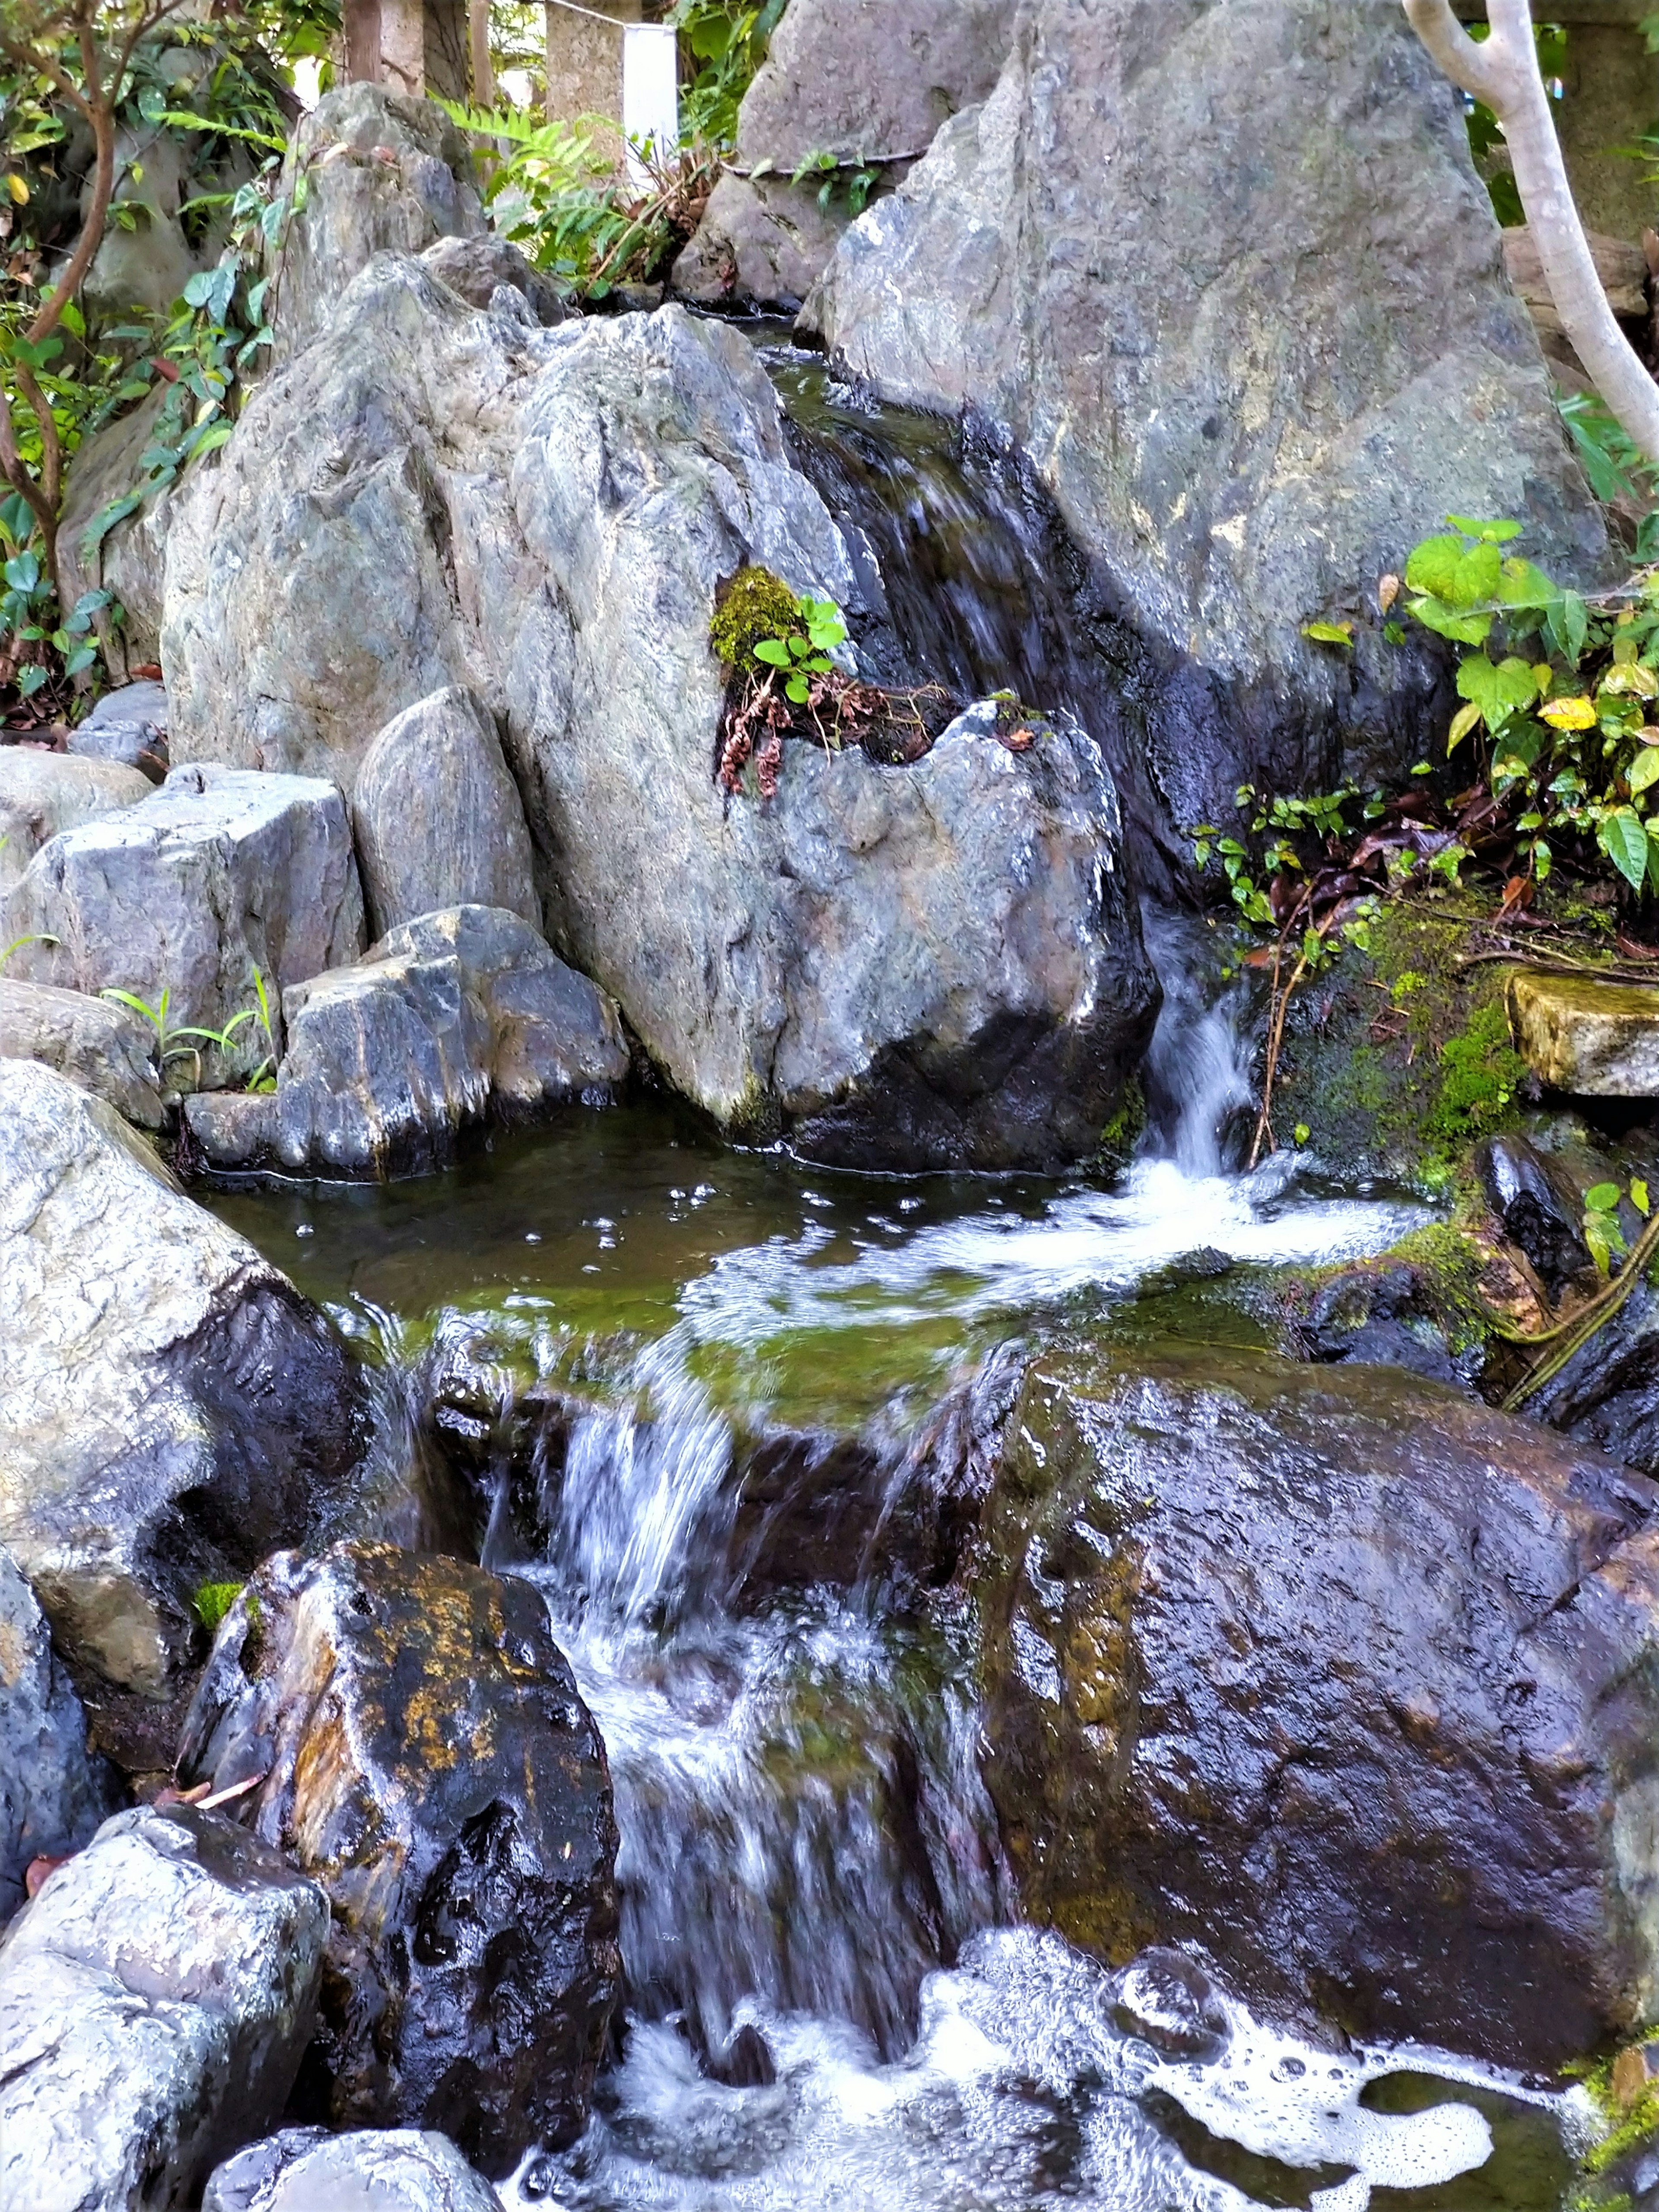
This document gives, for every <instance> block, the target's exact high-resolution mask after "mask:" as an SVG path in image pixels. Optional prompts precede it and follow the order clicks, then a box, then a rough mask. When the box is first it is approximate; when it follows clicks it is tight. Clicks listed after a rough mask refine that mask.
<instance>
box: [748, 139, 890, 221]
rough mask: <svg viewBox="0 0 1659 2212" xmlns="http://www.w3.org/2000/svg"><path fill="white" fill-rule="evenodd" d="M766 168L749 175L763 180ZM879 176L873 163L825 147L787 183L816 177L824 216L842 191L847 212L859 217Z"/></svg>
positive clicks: (758, 167) (759, 166)
mask: <svg viewBox="0 0 1659 2212" xmlns="http://www.w3.org/2000/svg"><path fill="white" fill-rule="evenodd" d="M769 166H770V165H769V163H767V162H764V161H759V162H757V163H756V165H755V167H754V168H753V169H751V170H750V175H751V176H762V175H763V174H764V173H765V172H766V170H767V169H768V167H769ZM880 175H881V171H880V169H879V168H878V167H877V166H876V165H875V164H874V163H873V162H870V161H866V159H865V157H864V156H863V155H862V154H860V155H854V156H852V157H850V158H849V157H848V155H842V154H832V153H831V152H829V149H828V148H827V147H817V148H815V149H813V151H812V152H811V153H810V154H808V155H806V157H805V160H804V161H801V162H800V164H799V167H797V168H796V169H795V171H794V173H793V175H792V176H791V178H790V179H789V181H790V183H791V184H792V185H804V184H805V183H806V181H807V179H809V178H811V177H816V178H817V179H819V183H818V191H817V202H818V205H819V206H820V207H821V208H823V210H824V211H825V212H826V214H827V213H828V211H829V209H830V208H831V206H833V204H834V203H835V198H836V193H837V192H838V191H845V193H846V195H847V204H848V209H849V210H851V212H852V213H853V214H854V215H862V214H863V213H864V210H865V209H866V207H867V206H868V205H869V202H870V195H871V193H872V191H874V190H875V188H876V185H877V183H878V179H879V178H880Z"/></svg>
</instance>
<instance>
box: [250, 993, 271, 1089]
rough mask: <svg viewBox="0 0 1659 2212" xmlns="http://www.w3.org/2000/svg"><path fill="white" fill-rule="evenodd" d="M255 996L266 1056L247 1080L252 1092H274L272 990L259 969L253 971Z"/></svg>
mask: <svg viewBox="0 0 1659 2212" xmlns="http://www.w3.org/2000/svg"><path fill="white" fill-rule="evenodd" d="M253 996H254V1001H255V1004H256V1006H257V1009H258V1013H257V1019H258V1024H259V1027H260V1028H261V1029H262V1030H264V1038H265V1056H264V1059H263V1060H261V1061H260V1062H259V1065H258V1067H256V1068H255V1069H254V1071H253V1073H252V1075H250V1076H249V1078H248V1079H247V1088H248V1089H249V1090H250V1091H274V1090H275V1089H276V1025H275V1024H274V1023H273V1022H272V1020H271V1018H270V1016H271V1004H270V987H269V986H268V985H267V984H266V982H265V979H264V975H262V973H261V972H260V970H259V969H257V968H256V969H254V971H253Z"/></svg>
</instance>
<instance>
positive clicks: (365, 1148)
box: [185, 906, 629, 1178]
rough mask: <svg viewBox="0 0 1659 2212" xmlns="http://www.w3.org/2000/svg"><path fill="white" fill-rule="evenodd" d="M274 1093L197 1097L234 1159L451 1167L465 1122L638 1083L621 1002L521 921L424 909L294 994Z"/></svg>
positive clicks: (286, 1167) (474, 910)
mask: <svg viewBox="0 0 1659 2212" xmlns="http://www.w3.org/2000/svg"><path fill="white" fill-rule="evenodd" d="M283 1018H284V1021H285V1023H286V1024H287V1031H288V1052H287V1054H286V1055H285V1057H284V1058H283V1063H282V1066H281V1067H280V1068H279V1070H278V1071H277V1077H276V1090H275V1091H268V1092H264V1093H251V1092H222V1093H218V1094H210V1095H202V1096H199V1097H193V1098H189V1099H186V1100H185V1120H186V1121H187V1123H188V1125H189V1127H190V1130H191V1135H192V1136H193V1138H194V1139H195V1140H196V1143H197V1146H199V1148H200V1150H201V1151H202V1152H203V1153H204V1156H205V1157H206V1158H207V1159H208V1160H209V1161H210V1163H211V1164H213V1165H215V1166H218V1167H224V1168H276V1169H278V1170H283V1171H286V1172H289V1173H294V1174H319V1173H320V1174H323V1175H326V1176H380V1177H382V1178H384V1177H386V1176H392V1175H399V1174H405V1175H406V1174H414V1173H422V1172H428V1171H430V1170H433V1169H435V1168H439V1167H443V1166H446V1165H447V1164H449V1162H451V1161H452V1160H453V1158H454V1157H455V1153H456V1149H457V1145H458V1140H459V1138H460V1136H461V1133H462V1132H463V1131H465V1130H466V1129H469V1128H472V1127H477V1125H479V1124H480V1123H482V1122H484V1121H495V1123H496V1124H497V1125H498V1126H499V1125H509V1126H510V1125H513V1124H516V1123H521V1122H525V1121H533V1120H536V1119H538V1118H540V1117H542V1116H544V1115H547V1114H548V1113H550V1111H551V1110H552V1109H554V1108H556V1107H558V1106H562V1105H567V1104H569V1103H572V1102H573V1101H575V1100H578V1099H580V1101H581V1102H582V1103H584V1104H586V1105H591V1106H599V1105H605V1104H608V1103H610V1101H611V1097H612V1095H613V1093H614V1092H615V1091H616V1090H617V1089H618V1088H619V1087H620V1086H621V1085H623V1083H624V1082H625V1081H626V1080H627V1078H628V1073H629V1052H628V1045H627V1042H626V1040H625V1039H624V1037H623V1030H622V1024H621V1022H620V1021H619V1020H618V1018H617V1010H616V1007H615V1006H613V1005H612V1004H611V1000H609V999H607V998H606V997H605V994H604V993H603V992H602V991H599V990H596V989H595V988H594V987H593V986H592V983H590V982H589V981H588V980H587V978H586V976H585V975H577V973H576V972H575V970H574V969H573V968H567V967H566V965H565V963H564V962H563V961H562V960H561V959H560V958H559V957H558V956H557V955H556V953H554V952H550V951H549V950H548V948H547V946H546V945H545V944H544V942H543V940H542V939H541V938H540V937H539V936H538V934H537V933H536V931H534V930H533V929H532V928H531V927H530V925H529V924H528V923H527V922H525V921H520V919H519V917H518V915H513V914H506V913H503V912H502V911H501V909H500V908H495V907H481V906H461V907H451V908H447V910H445V911H444V912H442V913H439V914H428V915H422V916H421V917H420V919H419V920H418V921H412V922H410V923H409V924H407V925H406V926H405V927H404V928H402V929H394V930H393V931H392V934H391V935H390V936H389V937H387V938H385V939H382V941H381V942H380V944H379V945H376V946H375V947H374V951H372V953H371V954H370V956H369V957H368V959H366V960H363V961H360V962H358V963H356V965H354V966H352V967H349V968H337V969H334V970H333V971H332V973H331V974H330V975H324V976H320V977H319V978H318V980H317V981H315V982H314V983H301V984H300V985H298V986H296V987H295V989H294V990H292V991H290V992H289V994H288V996H287V998H286V1000H284V1002H283Z"/></svg>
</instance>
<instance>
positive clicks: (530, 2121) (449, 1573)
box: [179, 1544, 620, 2177]
mask: <svg viewBox="0 0 1659 2212" xmlns="http://www.w3.org/2000/svg"><path fill="white" fill-rule="evenodd" d="M179 1767H180V1773H181V1776H182V1778H184V1779H185V1780H186V1781H189V1780H192V1779H210V1780H211V1781H212V1784H213V1786H214V1789H215V1790H216V1791H218V1790H223V1789H225V1788H227V1787H228V1786H229V1785H231V1784H234V1783H236V1782H238V1781H241V1780H243V1779H245V1778H247V1777H250V1776H252V1775H258V1774H264V1776H265V1779H264V1782H263V1784H261V1785H260V1786H259V1788H258V1790H254V1791H252V1792H251V1793H250V1795H249V1797H248V1800H247V1809H246V1811H243V1810H242V1809H241V1808H239V1817H242V1818H244V1819H246V1820H248V1821H249V1823H250V1825H251V1826H252V1827H253V1829H254V1831H255V1832H256V1833H257V1834H258V1835H259V1836H261V1837H262V1838H264V1839H265V1840H266V1841H267V1842H270V1843H274V1844H280V1845H281V1846H282V1847H283V1849H285V1850H289V1852H291V1853H292V1854H293V1855H294V1857H295V1858H297V1859H298V1861H299V1862H300V1863H301V1866H303V1867H304V1868H305V1869H306V1870H307V1873H309V1874H311V1875H314V1876H315V1878H316V1879H317V1880H318V1881H320V1882H321V1883H322V1885H323V1887H324V1888H325V1890H326V1891H327V1893H328V1895H329V1899H330V1901H331V1905H332V1906H333V1929H332V1934H331V1940H330V1947H329V1957H328V1962H327V1966H326V1968H325V1978H324V1987H323V1996H322V2002H321V2026H320V2028H319V2033H318V2036H317V2039H316V2040H315V2042H314V2043H313V2045H312V2047H311V2050H310V2051H309V2053H308V2054H307V2062H306V2067H305V2069H304V2072H303V2073H302V2075H301V2087H300V2090H299V2092H298V2093H296V2094H297V2100H298V2102H299V2103H300V2105H301V2108H302V2110H303V2112H304V2115H305V2117H307V2118H318V2119H322V2120H325V2121H326V2122H328V2123H329V2124H331V2125H334V2126H337V2127H368V2126H374V2127H398V2126H402V2127H419V2128H437V2129H441V2130H442V2131H443V2132H444V2133H445V2134H447V2135H448V2136H453V2138H454V2140H455V2141H456V2142H458V2143H459V2145H460V2147H461V2148H462V2149H463V2150H464V2151H465V2154H466V2155H467V2156H468V2158H469V2159H471V2161H472V2162H473V2164H474V2165H476V2166H479V2167H480V2168H482V2169H483V2171H484V2172H487V2173H489V2175H491V2176H492V2177H499V2176H500V2175H502V2174H504V2173H506V2172H509V2171H510V2170H511V2168H512V2167H513V2164H514V2163H515V2162H516V2160H518V2158H519V2157H520V2155H521V2154H522V2153H523V2151H524V2150H525V2149H526V2148H527V2147H528V2146H529V2145H530V2144H531V2143H532V2142H555V2143H558V2142H568V2140H569V2139H570V2138H571V2137H572V2136H574V2135H575V2134H577V2133H578V2132H580V2128H581V2126H582V2124H583V2123H584V2121H585V2120H586V2113H587V2107H588V2100H589V2098H590V2095H591V2093H592V2083H593V2075H594V2071H595V2069H596V2067H597V2065H598V2063H599V2053H600V2050H601V2048H602V2046H603V2044H604V2041H605V2033H606V2031H607V2028H608V2027H609V2024H610V2019H611V2008H612V2006H613V2004H614V2002H615V1999H616V1995H617V1981H618V1977H619V1973H620V1954H619V1952H618V1949H617V1899H616V1887H615V1878H614V1865H615V1858H616V1850H617V1828H616V1821H615V1818H614V1815H613V1813H612V1809H611V1781H610V1774H609V1770H608V1768H607V1765H606V1762H605V1747H604V1745H603V1743H602V1742H601V1741H600V1740H599V1731H598V1729H596V1728H595V1726H594V1724H593V1721H592V1717H591V1716H590V1715H589V1713H588V1711H587V1709H586V1706H585V1705H583V1703H582V1701H581V1699H580V1695H579V1694H578V1692H577V1689H576V1685H575V1681H574V1678H573V1677H572V1675H571V1673H570V1670H569V1668H568V1666H567V1664H566V1662H565V1660H564V1658H563V1656H562V1654H561V1652H560V1651H559V1650H558V1648H557V1646H556V1644H555V1643H554V1641H553V1638H552V1634H551V1632H550V1627H549V1625H548V1619H547V1612H546V1607H545V1606H544V1602H543V1600H542V1598H541V1596H540V1595H539V1593H538V1591H537V1590H536V1589H533V1588H532V1585H531V1584H530V1583H526V1582H522V1581H520V1580H519V1579H517V1578H516V1577H511V1576H496V1575H492V1574H489V1573H487V1572H486V1571H484V1570H483V1569H482V1568H479V1567H475V1566H471V1565H467V1564H465V1563H464V1562H462V1561H459V1560H456V1559H438V1558H427V1557H422V1556H419V1555H417V1554H416V1553H409V1552H400V1551H398V1550H396V1549H395V1548H394V1547H392V1546H390V1545H385V1544H342V1545H337V1546H336V1547H334V1548H333V1550H331V1551H330V1552H327V1553H324V1554H323V1555H322V1557H321V1558H320V1559H313V1560H307V1559H302V1558H301V1555H300V1554H299V1553H278V1554H277V1556H276V1558H274V1559H270V1560H268V1561H267V1562H266V1564H265V1565H264V1566H263V1567H262V1568H260V1570H259V1571H258V1573H257V1574H256V1575H254V1576H253V1577H252V1580H251V1581H250V1582H249V1583H248V1584H247V1585H246V1589H244V1591H243V1593H242V1595H241V1596H240V1598H239V1599H238V1601H237V1602H236V1604H235V1606H234V1607H233V1608H232V1610H231V1611H230V1613H228V1615H227V1616H226V1619H225V1620H224V1623H223V1625H222V1627H221V1629H220V1631H219V1634H218V1638H217V1639H216V1643H215V1645H214V1650H213V1654H212V1656H211V1657H210V1660H209V1662H208V1666H207V1669H206V1672H205V1673H204V1675H203V1678H202V1681H201V1685H200V1686H199V1688H198V1690H197V1694H196V1699H195V1702H194V1703H193V1705H192V1706H191V1713H190V1717H189V1719H188V1721H187V1722H186V1724H185V1738H184V1746H183V1749H182V1752H181V1754H180V1760H179Z"/></svg>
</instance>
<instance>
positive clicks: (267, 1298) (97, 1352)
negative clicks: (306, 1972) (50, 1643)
mask: <svg viewBox="0 0 1659 2212" xmlns="http://www.w3.org/2000/svg"><path fill="white" fill-rule="evenodd" d="M0 1312H3V1313H4V1314H5V1316H6V1317H7V1326H6V1328H5V1330H4V1331H3V1333H0V1542H4V1543H5V1544H7V1545H8V1546H9V1547H10V1549H11V1551H12V1553H14V1555H15V1558H16V1559H17V1562H18V1564H19V1565H20V1566H21V1568H22V1570H23V1571H24V1572H25V1574H27V1577H29V1580H30V1581H31V1583H33V1586H34V1589H35V1592H36V1595H37V1596H38V1597H39V1599H40V1604H41V1607H42V1608H43V1610H44V1611H45V1613H46V1616H47V1618H48V1620H50V1621H51V1623H52V1632H53V1634H54V1637H55V1638H56V1640H57V1642H58V1646H59V1648H60V1649H61V1650H62V1651H63V1652H64V1656H65V1657H66V1658H67V1659H68V1660H69V1661H70V1663H71V1664H72V1665H75V1666H76V1667H77V1668H84V1669H85V1670H87V1672H88V1673H89V1674H92V1675H94V1676H99V1677H101V1678H103V1679H104V1680H106V1681H109V1682H112V1683H115V1684H118V1685H120V1686H125V1687H127V1688H131V1689H135V1690H138V1691H142V1692H146V1693H148V1694H150V1695H154V1696H158V1697H159V1696H161V1695H163V1694H165V1693H166V1692H167V1687H168V1683H169V1680H170V1677H171V1676H172V1675H173V1672H174V1670H175V1668H176V1667H177V1666H178V1664H179V1662H180V1660H181V1658H182V1656H183V1655H184V1652H185V1650H186V1648H187V1646H188V1644H189V1640H190V1636H191V1625H192V1624H191V1598H192V1596H193V1594H194V1593H195V1591H196V1590H197V1589H198V1588H199V1586H200V1585H201V1584H202V1583H204V1582H210V1581H223V1580H234V1579H237V1578H238V1577H240V1576H241V1575H243V1574H246V1571H248V1569H249V1568H250V1567H252V1565H254V1563H255V1562H256V1561H257V1560H258V1559H261V1558H263V1557H264V1554H265V1553H267V1552H269V1551H270V1549H271V1548H272V1547H274V1546H276V1545H280V1544H283V1543H291V1542H294V1541H300V1540H302V1539H303V1538H304V1537H306V1536H307V1534H310V1533H311V1532H312V1531H313V1528H315V1526H316V1523H317V1520H318V1517H319V1514H320V1513H321V1512H322V1510H324V1508H325V1504H327V1503H328V1502H329V1501H330V1500H331V1498H335V1497H337V1494H338V1492H339V1490H340V1488H341V1486H343V1483H344V1480H345V1479H346V1477H347V1476H348V1475H349V1473H350V1471H351V1469H352V1468H353V1467H354V1465H355V1464H356V1460H357V1458H358V1456H359V1453H360V1449H361V1439H360V1433H359V1432H360V1427H361V1423H362V1408H361V1398H362V1386H361V1383H360V1382H359V1381H358V1379H357V1377H356V1373H355V1371H354V1370H352V1368H351V1367H350V1365H349V1363H348V1361H347V1358H346V1355H345V1352H344V1351H343V1347H342V1346H341V1344H340V1342H339V1340H337V1338H336V1337H335V1335H334V1334H333V1333H332V1332H331V1329H330V1328H329V1326H328V1324H327V1322H325V1320H324V1318H323V1316H322V1315H321V1314H319V1312H318V1311H317V1310H316V1309H315V1308H314V1307H313V1306H312V1305H310V1304H308V1303H307V1300H305V1299H304V1298H302V1297H301V1296H300V1294H299V1292H298V1291H295V1288H294V1286H293V1285H292V1284H291V1283H289V1281H288V1280H287V1279H286V1278H285V1277H283V1275H280V1274H279V1273H277V1272H276V1269H275V1268H274V1267H269V1266H267V1265H266V1263H265V1262H264V1261H263V1260H262V1259H261V1258H260V1257H259V1255H258V1253H257V1252H256V1251H255V1250H254V1249H253V1248H252V1245H251V1244H247V1243H244V1242H243V1240H242V1239H241V1238H240V1237H234V1236H233V1235H232V1234H231V1233H230V1231H228V1230H227V1229H225V1228H224V1227H222V1225H221V1224H220V1223H219V1222H217V1221H216V1220H215V1219H214V1218H213V1217H212V1215H211V1214H209V1213H205V1212H203V1210H202V1209H201V1208H200V1207H199V1206H195V1205H192V1204H191V1201H190V1200H188V1199H186V1198H185V1197H183V1196H182V1195H181V1194H179V1191H178V1189H177V1188H176V1187H175V1186H174V1185H173V1183H172V1182H171V1181H170V1179H169V1178H168V1177H167V1175H166V1174H165V1172H164V1170H162V1169H161V1164H160V1163H159V1162H158V1161H157V1159H156V1158H155V1154H154V1153H153V1152H151V1151H150V1149H149V1146H148V1145H147V1144H146V1143H145V1142H144V1140H143V1139H142V1138H141V1137H139V1136H138V1135H137V1134H136V1133H134V1132H133V1131H131V1130H130V1129H128V1128H127V1127H125V1124H124V1123H123V1122H122V1121H120V1119H119V1118H118V1115H116V1114H115V1113H114V1111H113V1110H112V1109H111V1108H110V1107H108V1106H106V1104H104V1103H103V1102H102V1101H101V1100H100V1099H94V1098H89V1097H87V1095H86V1094H85V1093H84V1092H83V1091H77V1090H76V1088H75V1086H74V1085H72V1084H70V1083H68V1082H66V1081H65V1080H64V1078H63V1077H62V1076H60V1075H57V1074H54V1073H52V1072H51V1071H50V1070H49V1069H46V1068H44V1067H40V1066H36V1065H34V1064H33V1062H30V1061H27V1060H0Z"/></svg>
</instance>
